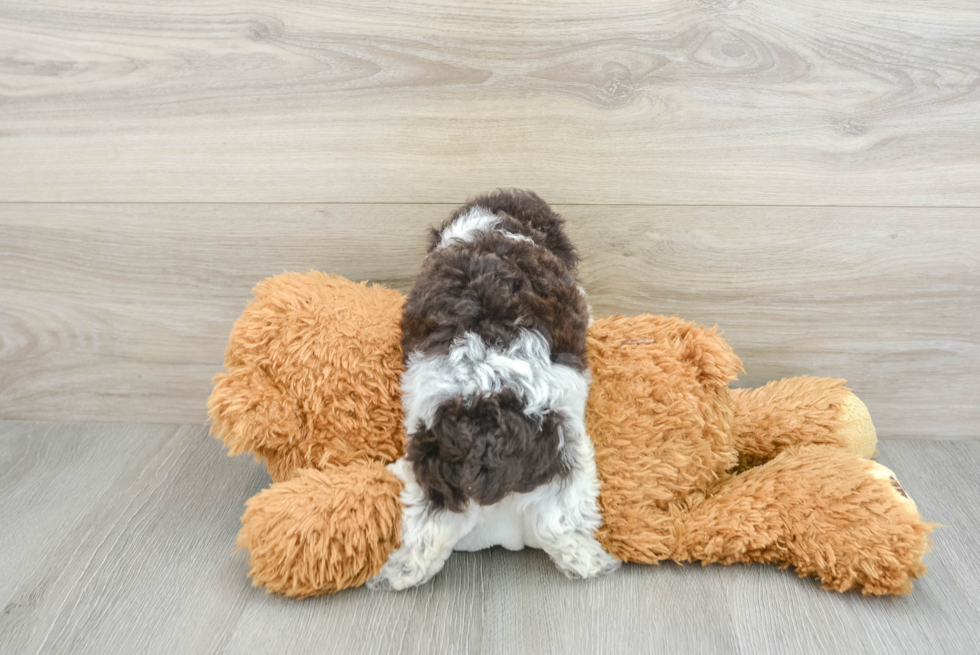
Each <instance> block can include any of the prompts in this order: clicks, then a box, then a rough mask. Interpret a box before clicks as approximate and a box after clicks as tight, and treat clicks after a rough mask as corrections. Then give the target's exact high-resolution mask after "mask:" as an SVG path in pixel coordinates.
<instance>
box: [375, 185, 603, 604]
mask: <svg viewBox="0 0 980 655" xmlns="http://www.w3.org/2000/svg"><path fill="white" fill-rule="evenodd" d="M577 264H578V254H577V253H576V251H575V249H574V247H573V246H572V244H571V242H570V241H569V239H568V237H567V235H566V234H565V231H564V220H563V219H562V218H561V216H559V215H558V214H557V213H555V212H554V211H553V210H552V209H551V208H550V207H549V206H548V205H547V203H545V202H544V201H543V200H542V199H541V198H539V197H538V196H537V195H536V194H534V193H533V192H530V191H498V192H496V193H491V194H488V195H484V196H481V197H478V198H476V199H475V200H473V201H472V202H470V203H468V204H467V205H465V206H464V207H462V208H460V209H459V210H457V211H456V212H455V213H454V214H453V215H452V216H451V217H450V218H449V219H448V220H447V221H446V222H445V223H444V224H443V225H442V226H441V227H440V228H439V229H437V230H432V233H431V238H430V246H429V253H428V256H427V257H426V260H425V262H424V263H423V265H422V269H421V271H420V273H419V276H418V279H417V281H416V284H415V287H414V288H413V290H412V293H411V295H410V296H409V299H408V302H407V303H406V305H405V309H404V314H403V318H402V325H401V327H402V346H403V349H404V353H405V373H404V375H403V377H402V402H403V405H404V409H405V429H406V433H407V435H408V441H407V452H406V455H405V457H404V458H402V460H399V461H398V462H396V463H395V464H393V465H392V470H393V471H395V473H396V475H398V477H399V478H400V479H401V480H402V482H403V483H404V484H405V487H404V490H403V492H402V502H403V504H404V505H405V507H406V510H405V513H404V518H403V525H402V546H401V547H400V548H399V549H398V550H397V551H395V553H394V554H393V555H392V557H391V558H389V560H388V563H386V564H385V567H384V568H383V569H382V571H381V573H380V574H379V576H378V578H376V579H375V583H374V586H388V587H392V588H396V589H401V588H405V587H409V586H412V585H415V584H420V583H422V582H425V581H426V580H428V579H429V578H431V577H432V576H433V575H435V573H437V572H438V571H439V570H440V569H441V568H442V564H443V562H444V561H445V559H446V558H447V557H448V556H449V553H450V552H452V550H453V549H454V548H455V549H457V550H462V549H475V548H482V547H486V546H487V545H489V544H501V545H504V546H506V547H510V548H522V547H523V546H525V545H528V546H533V547H539V548H543V549H545V550H546V551H547V552H548V553H549V554H550V555H551V556H552V558H553V559H554V560H555V562H556V563H557V564H558V566H559V567H560V568H561V569H562V570H563V571H565V572H566V574H568V575H570V576H578V577H589V576H593V575H597V574H599V573H602V572H606V571H609V570H612V569H613V568H615V567H616V565H617V562H616V560H615V559H613V558H612V557H611V556H610V555H608V554H607V553H605V552H604V551H603V550H602V548H601V547H600V546H599V544H598V542H597V541H596V539H595V537H594V531H595V530H596V529H597V528H598V527H599V525H600V522H601V519H600V516H599V511H598V507H597V505H596V499H597V497H598V490H599V483H598V478H597V476H596V471H595V462H594V451H593V448H592V443H591V441H590V439H589V437H588V435H587V434H586V432H585V403H586V399H587V397H588V387H589V372H588V364H587V361H586V330H587V328H588V322H589V310H588V305H587V304H586V299H585V295H584V293H583V291H582V288H581V286H580V285H579V283H578V279H577V270H576V269H577Z"/></svg>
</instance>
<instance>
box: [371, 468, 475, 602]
mask: <svg viewBox="0 0 980 655" xmlns="http://www.w3.org/2000/svg"><path fill="white" fill-rule="evenodd" d="M389 469H390V470H391V471H392V473H394V474H395V476H396V477H398V479H399V480H401V482H402V484H403V485H404V487H403V488H402V492H401V495H400V497H399V498H400V500H401V503H402V530H401V545H400V546H399V547H398V549H396V550H395V551H394V552H392V553H391V555H390V556H389V557H388V561H387V562H385V564H384V566H382V567H381V571H380V572H379V573H378V575H377V576H375V577H374V578H371V579H370V580H369V581H368V583H367V585H368V587H370V588H371V589H394V590H396V591H397V590H401V589H407V588H409V587H414V586H416V585H420V584H423V583H425V582H428V581H429V580H431V579H432V577H433V576H435V575H436V574H437V573H438V572H439V571H441V570H442V567H443V565H444V564H445V563H446V560H447V559H449V556H450V555H451V554H452V552H453V547H454V546H455V545H456V544H457V543H458V542H459V540H460V539H462V538H463V537H465V536H466V535H467V534H469V533H470V532H472V531H473V528H474V527H476V524H477V521H478V518H479V517H478V513H477V510H476V508H474V507H473V506H472V505H471V506H470V507H468V508H467V509H466V511H464V512H460V513H456V512H450V511H447V510H439V509H435V508H433V507H432V506H431V505H430V503H429V501H428V499H426V497H425V492H424V491H423V490H422V487H420V486H419V484H418V482H417V481H416V480H415V474H414V473H413V471H412V465H411V463H410V462H409V461H408V460H407V459H406V458H404V457H402V458H401V459H399V460H398V461H397V462H395V463H394V464H391V465H390V466H389Z"/></svg>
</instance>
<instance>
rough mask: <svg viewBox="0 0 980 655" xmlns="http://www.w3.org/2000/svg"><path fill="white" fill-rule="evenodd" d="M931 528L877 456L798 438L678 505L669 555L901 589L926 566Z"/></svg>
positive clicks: (849, 585) (828, 583) (846, 584)
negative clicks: (801, 442)
mask: <svg viewBox="0 0 980 655" xmlns="http://www.w3.org/2000/svg"><path fill="white" fill-rule="evenodd" d="M931 532H932V526H931V525H930V524H928V523H925V522H923V521H922V518H921V517H920V516H919V513H918V511H917V510H916V507H915V503H913V502H912V501H911V499H910V498H909V497H908V495H907V494H906V493H905V491H904V490H903V489H902V487H901V485H899V484H898V481H897V480H896V479H895V477H894V474H892V473H891V472H890V471H888V469H885V468H884V467H883V466H881V465H880V464H878V463H877V462H874V461H871V460H866V459H863V458H861V457H860V456H859V455H857V454H855V453H848V452H846V451H844V450H841V449H840V448H836V447H828V446H816V445H808V446H791V447H789V448H787V449H786V450H784V451H783V452H782V453H780V454H779V455H777V456H776V457H775V458H774V459H772V460H771V461H769V462H767V463H765V464H763V465H761V466H758V467H756V468H752V469H749V470H748V471H746V472H744V473H741V474H739V475H737V476H735V477H734V478H732V479H731V480H730V481H729V482H728V483H726V484H725V485H723V486H722V487H721V488H720V490H719V491H718V492H717V493H716V494H715V495H713V496H710V497H708V498H706V499H704V500H702V501H701V502H699V503H696V504H694V505H693V506H692V507H690V509H689V510H688V511H686V512H683V513H678V516H677V522H676V524H675V536H676V542H675V544H674V548H673V554H672V558H673V559H675V560H676V561H681V562H683V561H693V560H698V561H701V562H702V563H709V562H719V563H722V564H732V563H735V562H746V563H747V562H769V563H776V564H779V565H781V566H793V567H795V568H796V571H797V572H798V573H799V574H800V576H813V577H815V578H817V579H819V580H820V582H821V583H822V584H823V586H824V587H825V588H827V589H836V590H838V591H846V590H849V589H860V590H861V591H862V592H863V593H865V594H901V593H907V592H909V591H910V590H911V588H912V580H913V579H915V578H917V577H918V576H919V575H921V574H922V573H924V572H925V565H924V564H923V563H922V557H923V555H924V554H925V553H926V551H927V550H928V549H929V545H930V542H929V538H928V535H929V534H930V533H931Z"/></svg>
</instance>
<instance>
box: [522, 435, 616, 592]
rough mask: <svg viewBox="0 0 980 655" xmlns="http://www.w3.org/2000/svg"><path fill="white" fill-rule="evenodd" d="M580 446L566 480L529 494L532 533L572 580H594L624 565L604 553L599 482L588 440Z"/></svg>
mask: <svg viewBox="0 0 980 655" xmlns="http://www.w3.org/2000/svg"><path fill="white" fill-rule="evenodd" d="M583 437H584V439H585V440H586V443H585V444H581V443H580V444H579V447H578V448H577V449H576V450H578V451H579V452H578V453H577V455H579V461H578V462H576V465H575V466H574V467H573V470H572V474H571V475H570V476H569V477H568V478H566V479H565V480H554V481H552V482H550V483H548V484H547V485H545V486H543V487H539V488H538V489H535V490H534V491H532V492H531V493H530V494H528V496H529V498H528V500H529V501H530V504H529V505H528V508H527V516H528V517H529V518H530V526H529V527H530V528H531V532H532V534H533V536H534V538H535V541H536V542H537V544H536V545H538V546H540V547H541V548H542V549H543V550H544V551H545V552H547V553H548V555H550V556H551V559H552V560H554V562H555V564H556V565H557V566H558V568H559V569H561V571H562V572H563V573H564V574H565V575H567V576H568V577H570V578H591V577H594V576H597V575H602V574H604V573H609V572H611V571H615V570H616V569H618V568H619V567H620V565H621V564H622V562H620V561H619V560H617V559H616V558H615V557H613V556H612V555H610V554H609V553H607V552H606V551H605V550H603V548H602V546H601V545H600V544H599V541H598V540H597V539H596V536H595V531H596V530H598V529H599V527H600V526H601V525H602V515H601V514H600V513H599V506H598V502H597V501H598V496H599V479H598V476H597V474H596V469H595V455H594V452H593V450H592V447H591V441H588V436H585V435H583Z"/></svg>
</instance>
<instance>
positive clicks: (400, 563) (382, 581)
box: [367, 551, 443, 591]
mask: <svg viewBox="0 0 980 655" xmlns="http://www.w3.org/2000/svg"><path fill="white" fill-rule="evenodd" d="M442 565H443V562H442V561H441V560H437V561H433V562H428V563H424V562H421V561H419V558H418V557H417V556H415V555H414V554H413V553H410V552H405V551H395V552H393V553H392V554H391V556H390V557H389V558H388V561H387V562H385V563H384V566H382V567H381V571H380V572H379V573H378V575H376V576H375V577H373V578H371V579H370V580H368V582H367V585H368V587H369V588H371V589H376V590H391V591H401V590H403V589H408V588H409V587H416V586H418V585H420V584H424V583H426V582H428V581H429V580H431V579H432V577H433V576H435V574H436V573H438V572H439V571H440V570H441V569H442Z"/></svg>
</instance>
